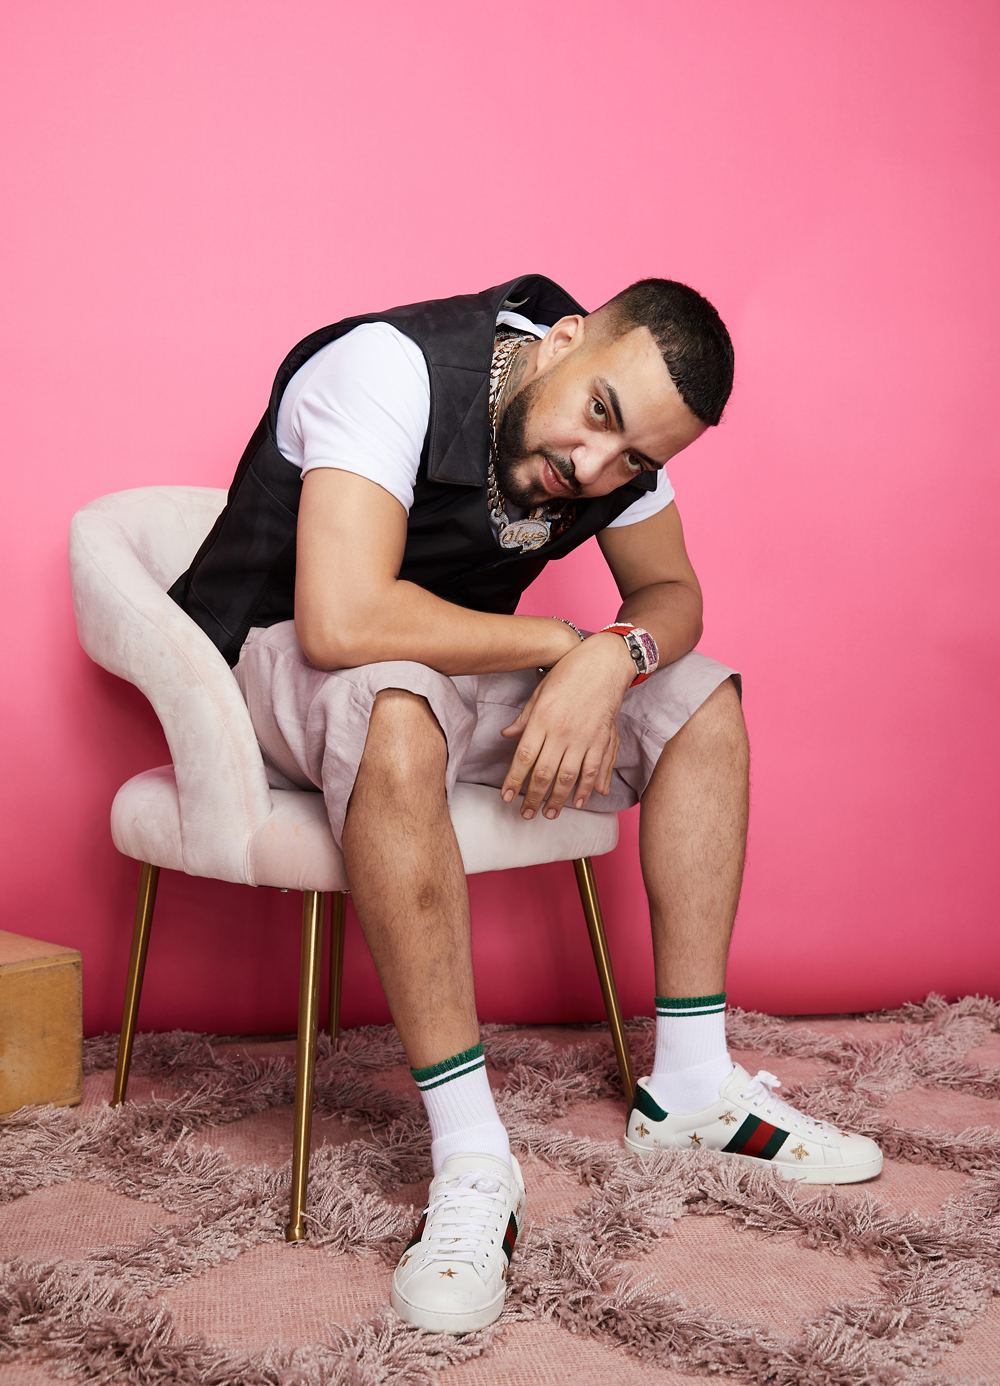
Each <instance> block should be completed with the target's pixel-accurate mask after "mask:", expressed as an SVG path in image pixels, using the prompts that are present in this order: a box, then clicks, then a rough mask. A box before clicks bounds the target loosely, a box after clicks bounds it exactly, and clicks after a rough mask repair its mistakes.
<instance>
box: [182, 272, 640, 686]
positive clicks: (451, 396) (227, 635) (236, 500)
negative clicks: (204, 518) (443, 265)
mask: <svg viewBox="0 0 1000 1386" xmlns="http://www.w3.org/2000/svg"><path fill="white" fill-rule="evenodd" d="M505 303H509V304H510V306H511V307H512V308H514V309H515V310H516V311H517V312H519V313H522V314H523V315H524V316H525V317H526V318H528V319H529V320H530V321H531V322H542V323H553V322H556V321H557V319H559V318H561V317H564V316H565V315H566V314H569V313H582V312H583V311H584V310H583V309H582V308H581V307H580V305H579V304H578V303H576V302H575V301H574V300H573V299H572V298H570V296H569V294H567V293H566V292H565V291H564V290H563V289H560V288H559V286H558V285H556V284H554V283H553V282H552V281H551V280H550V279H546V278H544V277H543V276H542V275H539V274H529V275H522V276H521V277H520V278H518V279H513V280H511V281H510V282H509V283H507V284H500V285H499V286H498V287H497V288H495V289H486V290H484V292H483V293H480V294H462V295H459V296H458V297H456V298H442V299H432V300H431V301H430V302H428V303H413V304H407V305H405V306H404V307H402V308H391V309H389V310H388V312H385V313H368V314H364V315H362V316H360V317H355V318H345V319H344V320H343V321H342V322H337V323H334V324H333V325H332V326H330V327H323V328H320V330H319V331H318V332H314V333H312V335H311V336H309V337H306V338H304V340H303V341H301V342H299V344H298V346H297V347H295V348H294V349H293V350H292V351H291V352H290V353H289V354H288V356H286V357H285V359H284V361H283V362H282V363H281V368H280V370H279V371H278V374H277V376H276V377H275V381H274V387H273V389H272V390H271V402H270V405H269V407H268V410H267V413H266V414H265V415H264V417H263V418H262V419H261V421H260V423H259V424H258V426H257V429H256V432H255V433H254V435H253V437H252V438H251V439H250V442H249V443H248V444H247V447H246V450H245V451H244V453H243V457H242V459H241V460H240V464H239V467H238V468H237V469H236V475H235V477H234V478H233V484H232V486H231V487H230V488H229V499H228V502H227V504H226V508H225V509H224V510H223V512H222V514H221V515H220V516H219V518H218V519H217V520H216V522H215V524H214V525H213V527H212V530H211V532H210V534H209V535H208V537H207V538H206V540H205V542H204V543H203V544H202V546H201V548H200V549H199V550H198V552H197V554H196V555H195V557H194V561H193V562H192V564H191V566H190V568H189V569H188V570H187V572H186V573H183V574H182V575H181V576H180V577H179V578H178V579H177V581H176V582H175V583H174V585H173V586H172V587H171V589H170V596H171V597H173V599H174V601H176V602H177V603H178V604H179V605H180V606H181V607H183V609H184V610H185V611H186V612H187V613H188V615H189V616H191V617H192V619H193V620H195V621H196V622H197V623H198V625H199V626H201V628H202V630H203V631H205V633H206V634H207V635H208V637H209V639H210V640H212V642H213V643H214V644H215V645H217V646H218V648H219V649H220V650H221V651H222V653H223V655H224V656H225V658H226V660H227V661H228V662H229V663H230V664H235V663H236V660H237V659H238V658H239V653H240V649H241V647H242V645H243V642H244V640H245V639H246V637H247V632H248V631H249V630H250V628H251V627H252V626H272V625H274V624H275V623H276V622H278V621H288V620H291V619H292V617H293V615H294V606H295V529H296V517H297V514H298V508H299V495H300V493H301V490H302V479H301V477H300V475H299V471H298V468H297V467H295V466H293V465H292V463H290V462H289V461H288V460H287V459H286V458H285V457H283V456H282V454H281V453H280V452H279V451H278V447H277V443H276V441H275V434H276V428H277V420H278V405H279V404H280V402H281V396H282V394H283V393H284V390H285V386H286V385H287V384H288V382H289V380H291V378H292V376H293V375H294V374H295V372H296V371H297V370H298V369H299V367H300V366H301V365H302V364H303V363H304V362H305V361H307V360H308V359H309V357H310V356H312V355H313V353H314V352H317V351H319V349H320V348H321V347H324V346H326V345H327V343H328V342H332V341H335V340H336V338H338V337H342V336H343V335H344V334H345V333H346V332H350V331H351V329H352V328H354V327H357V326H358V325H359V324H360V323H366V322H385V323H389V324H391V326H393V327H395V328H396V329H397V330H398V331H400V332H403V333H405V335H406V336H408V337H410V338H412V339H413V341H415V342H416V343H417V345H418V346H419V347H420V349H421V351H422V352H423V355H424V359H425V360H426V362H427V370H428V373H429V376H430V421H429V423H428V427H427V436H426V438H425V439H424V447H423V452H422V454H421V458H420V468H419V471H418V473H417V479H416V484H415V487H414V493H413V505H412V507H411V509H410V514H409V518H408V521H407V528H406V548H405V551H404V554H403V563H402V567H401V568H400V570H399V576H400V578H403V579H405V580H406V581H408V582H415V583H417V584H419V586H421V587H424V588H426V589H427V590H428V591H430V592H433V593H435V594H436V595H437V596H439V597H443V598H444V599H445V600H446V601H450V602H454V603H456V605H458V606H466V607H472V608H473V609H474V610H476V611H496V612H502V613H505V614H508V615H510V614H512V613H513V612H514V611H515V610H516V608H517V603H518V601H519V599H520V596H521V593H522V592H523V591H524V589H525V588H526V587H527V586H528V585H529V583H531V582H533V581H534V579H535V578H536V577H537V576H538V574H539V573H540V572H541V571H542V569H543V568H544V567H545V564H546V563H547V562H548V561H549V560H550V559H553V558H562V557H563V556H564V555H565V554H567V553H570V552H571V550H573V549H575V548H577V547H578V545H580V544H582V543H583V542H584V540H586V539H589V538H590V537H591V535H593V534H596V533H597V532H598V530H600V529H603V528H604V526H605V525H606V524H608V523H609V522H610V521H611V520H613V519H615V517H616V516H618V515H620V514H621V513H622V511H623V510H625V509H626V507H627V506H629V505H631V504H632V503H633V502H634V501H636V500H638V499H639V498H640V496H642V494H643V493H644V492H645V491H647V490H650V489H651V488H652V487H653V486H655V484H656V476H655V474H644V475H643V476H640V477H637V478H636V479H635V481H631V482H629V483H628V484H627V485H625V486H621V487H619V488H618V489H617V490H614V491H612V492H611V493H610V494H609V495H606V496H599V497H596V498H594V499H592V500H583V501H575V502H570V503H568V504H567V505H566V506H565V507H564V511H563V513H562V515H561V517H560V518H557V520H556V522H555V523H554V525H553V528H552V533H553V538H552V539H550V541H549V542H548V543H547V544H546V545H545V546H544V548H543V549H540V550H535V552H534V553H530V554H522V553H521V551H520V550H519V549H515V550H504V549H502V548H501V547H500V542H499V540H498V539H497V537H496V533H495V531H494V529H493V527H492V525H491V524H490V520H489V515H488V512H487V508H486V468H487V464H488V462H489V413H488V406H489V389H490V366H491V364H492V358H493V339H494V335H495V327H496V317H497V313H498V312H499V311H500V309H501V307H502V306H503V305H504V304H505Z"/></svg>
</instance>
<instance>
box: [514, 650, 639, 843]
mask: <svg viewBox="0 0 1000 1386" xmlns="http://www.w3.org/2000/svg"><path fill="white" fill-rule="evenodd" d="M634 678H635V664H634V663H633V662H632V656H631V655H630V654H629V651H628V646H627V645H626V644H625V641H624V640H623V639H622V638H621V636H620V635H614V634H611V633H607V634H599V635H592V636H591V637H590V638H589V640H586V641H584V643H583V644H582V645H577V647H576V648H575V649H573V650H571V651H570V653H569V654H567V655H564V656H563V657H562V659H560V660H559V662H558V663H557V664H556V665H554V666H553V668H552V669H551V670H550V671H549V673H548V674H546V676H545V678H544V679H542V681H541V683H540V684H539V685H538V687H537V688H536V689H535V691H534V693H532V695H531V697H530V698H529V699H528V701H527V703H525V705H524V709H523V710H522V712H521V713H520V715H519V716H518V717H517V718H516V720H515V721H513V722H512V723H511V724H510V726H509V727H505V728H504V730H503V733H502V735H504V736H507V737H515V736H516V737H520V741H519V743H518V747H517V750H516V751H515V752H514V759H513V761H512V763H511V767H510V770H509V771H508V772H507V777H506V779H505V780H504V782H503V785H502V786H501V789H500V792H501V794H502V796H503V798H504V800H505V801H506V802H507V803H510V802H511V801H512V800H513V798H514V796H515V795H516V794H520V793H521V790H522V787H523V785H524V782H525V779H526V778H527V776H528V773H529V771H531V768H532V766H534V771H533V772H532V773H531V779H530V782H529V783H528V787H527V789H526V790H525V792H524V804H523V806H522V808H521V813H522V815H523V816H524V817H525V818H534V816H535V814H536V813H537V812H538V810H539V808H540V807H541V804H542V801H543V800H544V798H545V796H546V794H548V793H549V791H550V790H551V794H550V795H549V801H548V803H547V804H546V805H545V809H544V813H545V817H546V818H558V816H559V814H560V812H561V810H562V809H563V808H564V807H565V805H566V802H567V800H568V799H569V798H570V795H571V794H572V804H573V807H574V808H583V806H584V804H585V803H586V802H587V800H588V799H589V798H590V795H591V793H592V792H594V791H596V792H597V793H598V794H605V795H606V794H608V793H610V791H611V774H612V771H613V770H614V767H615V758H616V756H617V755H618V745H619V737H618V729H617V728H616V726H615V718H616V717H617V716H618V713H619V711H620V709H621V705H622V699H623V698H624V696H625V690H626V689H627V688H628V687H629V685H630V684H631V683H632V680H633V679H634Z"/></svg>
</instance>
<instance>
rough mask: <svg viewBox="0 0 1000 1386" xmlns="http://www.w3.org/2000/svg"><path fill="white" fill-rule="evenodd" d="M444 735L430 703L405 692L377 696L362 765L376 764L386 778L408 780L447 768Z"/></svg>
mask: <svg viewBox="0 0 1000 1386" xmlns="http://www.w3.org/2000/svg"><path fill="white" fill-rule="evenodd" d="M447 759H448V747H447V742H446V740H445V735H444V732H443V731H442V730H441V725H440V723H439V722H438V720H437V718H436V717H435V716H434V713H433V712H432V711H431V706H430V704H429V703H428V701H427V699H426V698H424V697H422V696H421V695H420V694H419V693H410V692H408V691H407V690H406V689H404V688H383V689H382V690H381V691H380V692H379V693H376V695H375V702H374V704H373V706H372V710H371V716H370V718H369V721H368V737H367V740H366V741H365V750H364V755H363V757H362V764H367V765H371V764H372V763H373V762H377V763H378V764H379V766H380V768H381V770H382V773H383V774H388V775H390V776H391V777H392V778H400V779H404V780H405V779H407V778H409V777H411V776H414V777H416V776H425V775H427V774H428V773H431V772H433V771H434V770H436V769H438V768H440V769H441V770H442V771H443V768H444V766H445V765H446V764H447Z"/></svg>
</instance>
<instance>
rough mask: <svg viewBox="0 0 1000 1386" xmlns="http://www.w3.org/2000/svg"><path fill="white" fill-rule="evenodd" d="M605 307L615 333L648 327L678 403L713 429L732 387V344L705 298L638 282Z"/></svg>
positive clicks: (682, 288) (661, 283) (669, 285)
mask: <svg viewBox="0 0 1000 1386" xmlns="http://www.w3.org/2000/svg"><path fill="white" fill-rule="evenodd" d="M604 307H605V308H606V309H610V311H611V312H612V313H613V314H614V317H615V319H616V328H617V331H618V332H629V331H631V330H632V328H634V327H648V328H649V330H650V332H651V333H652V334H653V336H654V337H655V338H656V345H657V346H658V347H659V348H660V351H661V352H662V353H663V360H664V363H665V364H666V367H667V370H668V371H669V372H670V378H671V380H672V381H673V382H674V384H675V385H676V386H677V392H678V394H679V395H680V397H681V399H682V400H683V401H684V403H685V404H686V405H687V407H688V408H689V409H690V410H691V413H692V414H693V415H694V416H695V418H696V419H700V420H701V422H702V423H706V424H717V423H718V422H719V420H720V419H721V418H722V411H723V409H725V407H726V401H727V400H728V399H729V395H730V392H731V391H732V388H733V344H732V341H731V340H730V337H729V333H728V332H727V331H726V324H725V323H724V322H723V321H722V319H721V318H720V317H719V314H718V313H717V312H716V310H715V309H714V308H713V307H712V305H711V303H709V301H708V299H707V298H703V297H702V296H701V294H699V293H698V292H697V291H696V290H694V289H692V288H689V287H688V285H687V284H678V283H677V282H676V280H673V279H640V280H638V281H637V282H636V283H635V284H630V285H629V287H628V288H627V289H623V290H622V292H621V293H620V294H615V296H614V298H613V299H611V300H610V301H609V302H608V303H606V304H605V305H604Z"/></svg>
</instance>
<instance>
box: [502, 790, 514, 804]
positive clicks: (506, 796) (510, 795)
mask: <svg viewBox="0 0 1000 1386" xmlns="http://www.w3.org/2000/svg"><path fill="white" fill-rule="evenodd" d="M513 797H514V791H513V790H512V789H505V790H504V792H503V801H504V803H505V804H509V803H510V801H511V800H512V799H513Z"/></svg>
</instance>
